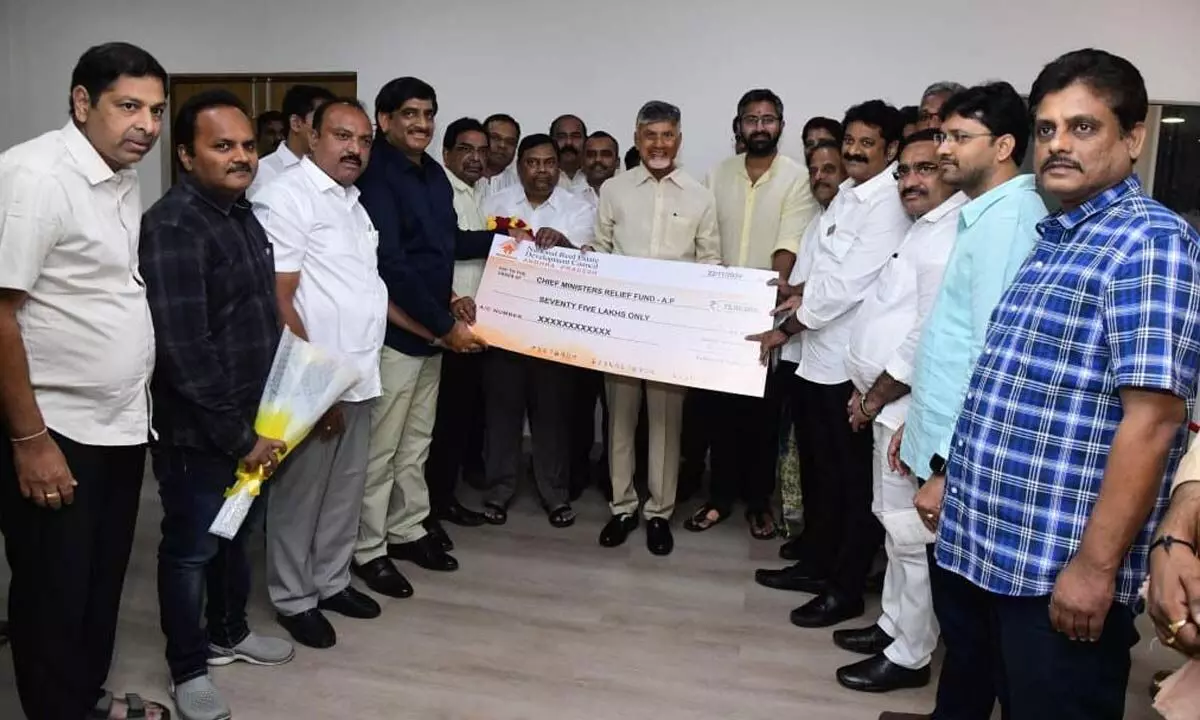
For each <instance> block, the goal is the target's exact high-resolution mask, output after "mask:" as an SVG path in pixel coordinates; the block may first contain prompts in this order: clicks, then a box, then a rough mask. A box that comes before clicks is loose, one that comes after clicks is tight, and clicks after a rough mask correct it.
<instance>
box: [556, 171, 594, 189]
mask: <svg viewBox="0 0 1200 720" xmlns="http://www.w3.org/2000/svg"><path fill="white" fill-rule="evenodd" d="M558 186H559V187H560V188H563V189H564V190H569V191H571V192H573V193H576V194H578V193H581V192H583V189H584V188H586V187H590V186H589V185H588V181H587V173H585V172H584V171H583V168H579V169H578V170H577V171H575V177H573V178H572V177H567V173H566V172H564V171H562V170H559V171H558Z"/></svg>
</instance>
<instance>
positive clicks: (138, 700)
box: [88, 692, 171, 720]
mask: <svg viewBox="0 0 1200 720" xmlns="http://www.w3.org/2000/svg"><path fill="white" fill-rule="evenodd" d="M88 718H89V720H171V711H170V710H168V709H167V707H166V706H165V705H162V704H161V703H156V702H154V701H153V700H143V699H142V697H141V696H140V695H138V694H137V693H128V694H126V695H125V697H123V698H118V697H113V694H112V693H110V692H106V693H104V697H102V698H100V700H99V701H98V702H97V703H96V707H95V708H93V709H92V711H91V713H89V714H88Z"/></svg>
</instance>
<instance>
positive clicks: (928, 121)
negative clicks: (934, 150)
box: [914, 81, 966, 130]
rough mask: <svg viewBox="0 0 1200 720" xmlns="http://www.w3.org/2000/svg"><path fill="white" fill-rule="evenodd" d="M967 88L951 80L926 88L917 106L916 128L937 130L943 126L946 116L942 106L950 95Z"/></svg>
mask: <svg viewBox="0 0 1200 720" xmlns="http://www.w3.org/2000/svg"><path fill="white" fill-rule="evenodd" d="M965 89H966V88H964V87H963V86H962V85H959V84H958V83H956V82H950V81H943V82H935V83H934V84H932V85H930V86H929V87H927V88H925V92H924V93H922V94H921V102H920V104H919V105H918V106H917V123H916V125H915V127H914V129H915V130H928V129H930V128H933V129H934V130H936V129H937V128H938V127H939V126H941V124H942V120H943V119H944V118H945V117H946V116H945V114H944V113H943V112H942V106H943V105H945V104H946V101H947V100H949V99H950V96H952V95H954V94H955V93H959V92H962V91H963V90H965Z"/></svg>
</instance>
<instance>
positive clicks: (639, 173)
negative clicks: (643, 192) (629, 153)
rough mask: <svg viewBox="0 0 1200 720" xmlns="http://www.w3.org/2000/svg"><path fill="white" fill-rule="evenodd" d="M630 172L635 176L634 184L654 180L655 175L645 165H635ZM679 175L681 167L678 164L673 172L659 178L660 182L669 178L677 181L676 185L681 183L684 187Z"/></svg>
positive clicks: (674, 181)
mask: <svg viewBox="0 0 1200 720" xmlns="http://www.w3.org/2000/svg"><path fill="white" fill-rule="evenodd" d="M630 172H632V173H633V176H634V178H633V184H634V185H641V184H642V183H644V182H647V181H653V180H654V176H653V175H651V174H650V171H649V170H647V169H646V166H645V165H641V164H639V165H638V166H637V167H635V168H634V169H633V170H631V171H630ZM678 175H679V167H678V166H676V167H675V168H674V169H673V170H671V172H669V173H667V174H666V175H664V176H663V179H662V180H659V182H666V181H667V180H670V181H671V182H673V183H675V184H676V185H679V187H683V185H682V184H680V182H679V178H678V177H677V176H678Z"/></svg>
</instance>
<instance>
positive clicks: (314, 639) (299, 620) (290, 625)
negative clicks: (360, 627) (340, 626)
mask: <svg viewBox="0 0 1200 720" xmlns="http://www.w3.org/2000/svg"><path fill="white" fill-rule="evenodd" d="M275 619H276V620H277V621H278V622H279V624H280V625H282V626H283V629H284V630H287V631H288V634H290V635H291V636H292V639H293V640H295V641H296V642H298V643H300V644H301V645H304V646H305V647H310V648H316V649H318V650H324V649H325V648H331V647H333V646H334V645H336V644H337V633H336V632H334V630H333V626H332V625H330V624H329V621H328V620H326V619H325V616H324V615H322V614H321V611H320V610H316V609H313V610H305V611H304V612H302V613H299V614H297V615H283V614H280V613H276V615H275Z"/></svg>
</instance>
